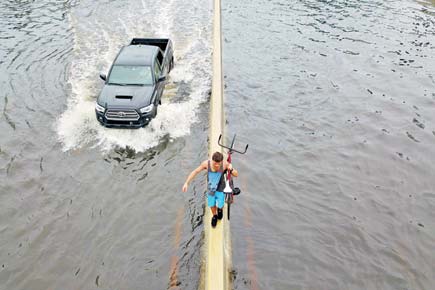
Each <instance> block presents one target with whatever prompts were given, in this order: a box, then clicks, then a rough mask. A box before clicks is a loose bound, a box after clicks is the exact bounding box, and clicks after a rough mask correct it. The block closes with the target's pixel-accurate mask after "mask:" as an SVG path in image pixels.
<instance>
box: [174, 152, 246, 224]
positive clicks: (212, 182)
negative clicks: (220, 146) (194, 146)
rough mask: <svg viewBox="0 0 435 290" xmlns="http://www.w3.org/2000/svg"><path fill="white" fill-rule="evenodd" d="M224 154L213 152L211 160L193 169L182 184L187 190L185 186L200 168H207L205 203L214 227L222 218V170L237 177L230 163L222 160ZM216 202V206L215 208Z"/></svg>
mask: <svg viewBox="0 0 435 290" xmlns="http://www.w3.org/2000/svg"><path fill="white" fill-rule="evenodd" d="M223 160H224V156H223V155H222V153H220V152H215V153H213V156H212V158H211V160H205V161H204V162H202V163H201V165H199V166H198V168H196V169H195V170H193V171H192V172H191V173H190V174H189V176H188V177H187V179H186V182H185V183H184V185H183V192H186V191H187V187H188V186H189V183H190V182H191V181H192V179H194V178H195V176H196V175H197V174H198V173H200V172H201V171H202V170H207V183H208V188H207V204H208V206H209V207H210V209H211V213H212V215H213V217H212V218H211V226H212V227H215V226H216V224H217V220H218V219H222V216H223V207H224V201H225V195H224V193H223V190H224V188H225V178H224V175H223V172H224V170H229V171H230V172H231V175H232V176H234V177H237V176H238V175H239V173H238V172H237V170H235V169H233V166H232V165H231V163H227V162H226V161H225V162H224V161H223ZM216 204H217V208H216Z"/></svg>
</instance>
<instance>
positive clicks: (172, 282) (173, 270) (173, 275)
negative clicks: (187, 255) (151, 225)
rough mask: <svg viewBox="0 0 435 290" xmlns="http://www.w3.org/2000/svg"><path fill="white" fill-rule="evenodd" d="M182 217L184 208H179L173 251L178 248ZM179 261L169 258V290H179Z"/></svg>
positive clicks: (174, 257) (176, 258)
mask: <svg viewBox="0 0 435 290" xmlns="http://www.w3.org/2000/svg"><path fill="white" fill-rule="evenodd" d="M183 215H184V208H183V207H180V208H179V209H178V213H177V219H176V223H175V236H174V251H176V250H177V249H178V248H179V247H180V241H181V231H182V221H183ZM179 262H180V259H179V257H178V256H177V255H176V254H174V255H173V256H172V258H171V266H170V271H169V273H170V275H169V289H173V290H179V289H180V288H179V287H178V285H180V282H179V281H178V267H179V265H178V264H179Z"/></svg>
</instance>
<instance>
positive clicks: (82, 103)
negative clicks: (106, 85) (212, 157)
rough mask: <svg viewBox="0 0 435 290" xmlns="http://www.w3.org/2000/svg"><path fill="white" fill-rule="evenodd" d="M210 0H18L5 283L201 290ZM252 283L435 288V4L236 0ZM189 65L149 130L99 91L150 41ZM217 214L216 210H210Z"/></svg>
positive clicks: (6, 181)
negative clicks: (108, 114) (132, 50)
mask: <svg viewBox="0 0 435 290" xmlns="http://www.w3.org/2000/svg"><path fill="white" fill-rule="evenodd" d="M211 16H212V1H206V2H204V1H197V0H193V1H189V2H186V1H181V0H168V1H164V2H161V3H159V2H155V1H149V0H142V1H141V0H129V1H121V0H112V1H110V0H106V1H91V0H82V1H78V0H77V1H60V0H59V1H48V0H41V1H14V0H9V1H1V2H0V40H1V41H0V88H1V90H0V108H1V109H2V114H1V115H0V181H1V182H0V289H1V290H3V289H5V290H6V289H7V290H9V289H32V290H38V289H41V290H42V289H170V288H172V289H177V288H179V289H198V287H199V283H200V269H201V264H202V256H201V247H202V244H203V225H202V217H203V214H204V199H203V197H204V195H203V191H204V188H205V180H204V178H197V179H196V180H195V182H193V183H192V185H191V186H190V188H189V192H188V193H182V192H181V190H180V189H181V186H182V184H183V182H184V179H185V178H186V176H187V174H189V172H190V171H191V170H192V169H193V168H195V167H196V166H197V164H198V163H199V162H200V161H201V160H203V159H205V158H206V157H207V152H208V147H207V136H208V111H209V105H208V100H209V93H210V88H211V53H212V47H211V36H212V26H211V25H212V23H211ZM222 21H223V47H224V54H223V66H224V74H225V104H226V105H225V106H226V107H225V110H226V116H227V129H226V132H227V134H228V135H231V134H233V133H237V135H238V138H239V140H240V145H243V144H244V143H249V150H248V153H247V154H246V155H243V156H239V155H234V157H233V161H234V166H235V167H236V168H238V169H239V171H240V177H239V178H238V180H237V185H239V186H240V187H241V189H242V195H240V196H239V197H237V199H236V202H235V204H234V206H233V207H232V209H231V213H232V217H231V232H232V242H233V244H232V246H233V249H232V254H233V271H232V273H233V279H234V280H233V288H234V289H253V290H257V289H331V290H333V289H433V285H435V278H434V277H435V251H434V249H435V223H434V221H435V211H434V208H435V179H434V173H433V172H435V165H434V164H435V146H434V145H435V43H434V39H435V38H434V36H435V3H434V2H433V1H410V0H406V1H375V0H367V1H307V0H304V1H283V0H270V1H265V0H254V1H242V0H234V1H223V2H222ZM138 36H139V37H170V38H171V39H172V40H173V42H174V48H175V61H176V66H175V68H174V70H173V71H172V72H171V75H170V78H169V80H168V84H167V87H166V91H165V94H164V96H163V100H162V102H163V104H162V106H161V107H159V114H158V116H157V118H156V119H155V120H153V121H152V122H151V124H150V125H149V126H148V127H146V128H143V129H139V130H115V129H106V128H102V127H101V126H100V125H99V124H98V122H97V121H96V119H95V116H94V102H95V99H96V97H97V96H98V93H99V91H100V89H101V87H102V81H101V80H99V78H98V74H99V73H100V72H107V70H108V68H109V66H110V64H111V62H112V61H113V59H114V57H115V56H116V53H117V52H118V51H119V49H120V47H121V46H122V45H125V44H127V43H128V42H129V40H131V38H132V37H138ZM204 222H209V221H204Z"/></svg>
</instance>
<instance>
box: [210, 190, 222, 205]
mask: <svg viewBox="0 0 435 290" xmlns="http://www.w3.org/2000/svg"><path fill="white" fill-rule="evenodd" d="M224 201H225V194H224V193H223V192H222V191H216V192H215V193H214V195H209V194H208V192H207V204H208V206H209V207H213V206H216V203H217V207H218V208H223V207H224Z"/></svg>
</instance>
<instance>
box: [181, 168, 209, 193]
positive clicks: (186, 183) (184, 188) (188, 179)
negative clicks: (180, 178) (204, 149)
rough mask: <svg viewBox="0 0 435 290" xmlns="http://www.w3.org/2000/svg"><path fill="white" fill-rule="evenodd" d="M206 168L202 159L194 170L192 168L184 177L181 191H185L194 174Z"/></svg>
mask: <svg viewBox="0 0 435 290" xmlns="http://www.w3.org/2000/svg"><path fill="white" fill-rule="evenodd" d="M204 169H207V161H204V162H202V163H201V165H199V166H198V167H197V168H196V169H195V170H193V171H192V172H191V173H190V174H189V176H188V177H187V179H186V182H185V183H184V185H183V189H182V190H183V192H186V191H187V187H188V186H189V183H190V182H191V181H192V180H193V179H194V178H195V176H196V175H197V174H198V173H200V172H201V171H202V170H204Z"/></svg>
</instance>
